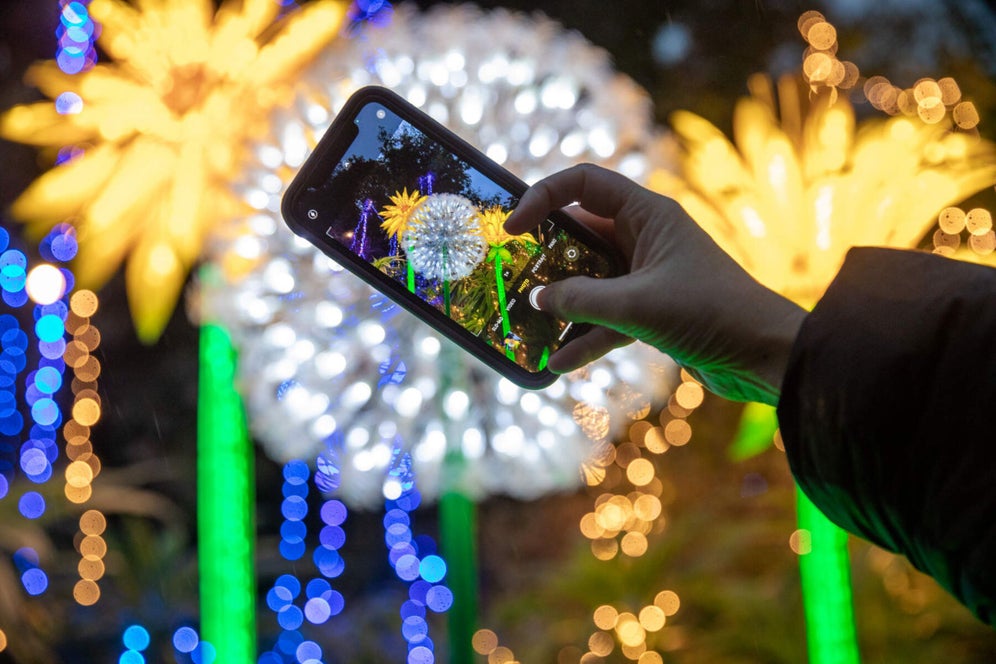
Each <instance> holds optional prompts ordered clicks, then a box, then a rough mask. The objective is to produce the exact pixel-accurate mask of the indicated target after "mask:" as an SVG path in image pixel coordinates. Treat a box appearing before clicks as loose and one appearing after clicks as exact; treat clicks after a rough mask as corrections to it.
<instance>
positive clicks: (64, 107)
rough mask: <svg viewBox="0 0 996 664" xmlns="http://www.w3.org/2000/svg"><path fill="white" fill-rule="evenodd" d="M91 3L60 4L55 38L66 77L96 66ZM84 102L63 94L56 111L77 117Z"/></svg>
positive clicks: (78, 98) (75, 0) (57, 55)
mask: <svg viewBox="0 0 996 664" xmlns="http://www.w3.org/2000/svg"><path fill="white" fill-rule="evenodd" d="M88 4H89V3H88V2H79V1H78V0H74V1H73V2H66V1H65V0H62V1H61V2H60V3H59V6H60V8H61V11H60V12H59V27H58V28H57V29H56V31H55V36H56V38H58V40H59V47H58V50H57V51H56V54H55V61H56V62H57V63H58V65H59V69H61V70H62V71H64V72H66V73H67V74H78V73H80V72H81V71H85V70H87V69H90V68H91V67H93V65H94V64H95V63H96V62H97V51H96V49H95V48H94V46H93V42H94V39H95V38H96V35H95V33H96V32H97V26H96V24H95V23H94V22H93V20H92V19H91V18H90V11H89V9H88V8H87V5H88ZM82 105H83V100H82V99H80V97H79V95H77V94H75V93H72V92H64V93H62V94H61V95H59V97H58V98H57V99H56V110H57V111H58V112H59V113H78V112H79V111H80V110H81V109H82Z"/></svg>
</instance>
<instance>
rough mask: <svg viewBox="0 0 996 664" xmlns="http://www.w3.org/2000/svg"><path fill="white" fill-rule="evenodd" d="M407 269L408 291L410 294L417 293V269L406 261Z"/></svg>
mask: <svg viewBox="0 0 996 664" xmlns="http://www.w3.org/2000/svg"><path fill="white" fill-rule="evenodd" d="M405 269H406V271H407V273H408V274H407V276H408V291H409V292H410V293H414V292H415V268H413V267H412V264H411V261H405Z"/></svg>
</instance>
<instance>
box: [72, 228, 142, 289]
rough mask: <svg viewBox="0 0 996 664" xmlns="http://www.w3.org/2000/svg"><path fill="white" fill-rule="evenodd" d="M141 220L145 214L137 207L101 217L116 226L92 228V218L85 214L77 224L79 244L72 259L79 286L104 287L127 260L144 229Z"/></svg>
mask: <svg viewBox="0 0 996 664" xmlns="http://www.w3.org/2000/svg"><path fill="white" fill-rule="evenodd" d="M142 221H144V218H143V216H142V215H141V214H140V213H139V211H138V210H134V211H131V212H128V213H127V214H122V215H121V216H119V217H115V218H113V219H109V218H106V217H105V218H102V219H101V224H100V225H102V226H104V227H105V228H110V229H113V230H104V231H100V232H91V230H90V227H91V226H94V224H93V219H92V218H88V217H87V216H86V215H84V217H83V219H81V220H80V221H79V222H78V224H77V230H78V232H79V245H80V246H79V253H77V254H76V259H75V260H74V261H73V271H74V272H75V274H76V283H77V286H79V287H80V288H89V289H90V290H98V289H100V288H101V287H103V285H104V284H105V283H107V281H108V279H110V278H111V277H112V276H113V275H114V273H115V272H117V270H118V268H119V267H121V264H122V263H123V262H124V258H125V255H126V254H127V253H128V250H129V249H130V248H131V246H132V244H133V243H134V241H135V238H136V237H138V235H139V233H140V231H141V229H142V226H141V223H142Z"/></svg>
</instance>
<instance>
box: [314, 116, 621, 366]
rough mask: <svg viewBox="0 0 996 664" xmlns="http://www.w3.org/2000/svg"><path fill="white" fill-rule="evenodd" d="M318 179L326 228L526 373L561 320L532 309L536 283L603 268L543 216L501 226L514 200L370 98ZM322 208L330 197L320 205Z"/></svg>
mask: <svg viewBox="0 0 996 664" xmlns="http://www.w3.org/2000/svg"><path fill="white" fill-rule="evenodd" d="M354 122H355V123H356V125H357V126H358V128H359V133H358V134H357V136H356V138H355V139H354V140H353V142H352V144H351V145H350V146H349V147H348V148H347V150H346V152H345V154H344V155H343V157H342V158H341V159H340V160H339V163H338V165H337V166H336V168H335V169H334V170H333V172H332V173H331V175H330V176H329V177H328V179H327V180H325V182H324V183H322V184H320V185H319V186H318V187H317V189H318V194H319V196H320V199H321V200H322V214H321V221H322V222H324V223H325V224H328V227H327V229H326V230H325V235H326V236H328V237H330V238H331V239H333V240H335V241H336V242H338V243H339V244H340V245H341V246H342V247H344V248H346V249H348V250H349V251H350V252H352V253H353V254H355V255H356V256H357V257H359V258H360V259H362V260H363V261H366V262H368V263H370V264H372V265H373V266H375V267H376V268H377V269H378V270H380V271H381V272H383V273H385V274H387V275H388V276H390V277H391V278H392V279H394V280H395V281H397V282H398V283H399V284H400V285H402V286H403V287H404V288H405V289H407V290H408V291H410V292H411V293H414V294H415V295H417V296H418V297H419V298H421V299H422V300H424V301H425V302H428V303H429V304H430V305H431V306H433V307H434V308H436V309H437V310H439V311H441V312H442V313H444V314H445V315H446V316H448V317H449V318H451V319H452V320H454V321H456V322H457V323H459V324H460V325H461V326H462V327H463V328H465V329H466V330H468V331H469V332H470V333H471V334H473V335H475V336H476V337H478V338H480V339H482V340H483V341H484V342H486V343H487V344H488V345H490V346H491V347H493V348H494V349H495V350H496V351H498V352H499V353H501V354H503V355H505V356H506V357H507V358H508V359H510V360H512V361H513V362H515V363H517V364H518V365H520V366H522V367H523V368H525V369H526V370H528V371H532V372H535V371H538V370H541V369H543V368H544V367H545V366H546V361H547V358H548V357H549V355H550V354H551V353H552V352H553V351H554V350H556V348H557V347H558V346H559V345H560V344H561V343H562V341H563V340H564V339H565V337H566V336H567V334H568V331H569V329H570V325H571V324H570V323H565V322H563V321H559V320H557V319H555V318H553V317H552V316H550V315H548V314H545V313H543V312H541V311H539V310H538V309H537V308H536V306H535V297H536V294H537V293H538V292H539V290H538V289H542V287H543V286H544V285H545V284H548V283H550V282H552V281H558V280H560V279H564V278H566V277H569V276H572V275H575V274H584V275H588V276H593V277H599V276H606V275H607V274H608V271H609V269H610V266H609V264H608V262H607V261H606V260H605V259H604V258H603V257H602V256H600V255H599V254H597V253H596V252H594V251H592V250H590V249H589V247H588V246H586V245H585V244H584V243H582V242H580V241H579V240H578V239H577V238H574V237H572V236H570V235H568V234H567V233H566V232H565V231H564V230H562V229H560V228H559V227H558V226H557V225H555V224H554V223H553V222H551V221H547V222H545V223H544V224H543V226H542V227H540V228H538V229H536V230H535V231H534V232H532V233H525V234H522V235H514V236H513V235H509V234H507V233H506V232H505V231H504V228H503V225H504V223H505V220H506V219H507V218H508V216H509V214H510V213H511V211H512V209H513V208H514V207H515V205H516V203H517V202H518V199H517V198H516V197H515V196H513V195H512V194H510V193H509V192H508V191H506V190H505V189H503V188H502V187H500V186H498V185H497V184H496V183H494V182H493V181H491V180H490V179H489V178H487V177H486V176H484V175H483V174H482V173H480V172H479V171H478V170H476V169H474V168H473V167H472V166H470V165H469V164H468V163H466V162H465V161H464V160H462V159H460V158H459V157H457V156H455V155H453V154H452V153H451V152H450V151H449V150H447V149H446V148H445V147H443V146H442V145H440V144H439V143H437V142H435V141H433V140H432V139H431V138H430V137H428V136H427V135H426V134H424V133H422V132H421V131H419V130H418V129H416V128H415V127H413V126H412V125H411V124H409V123H408V122H407V121H405V120H402V119H401V118H400V117H398V116H397V115H396V114H394V113H393V112H391V111H390V109H387V108H385V107H384V106H382V105H381V104H378V103H370V104H366V105H365V106H363V107H361V108H360V110H359V112H358V113H357V115H356V118H355V120H354ZM326 206H327V207H326Z"/></svg>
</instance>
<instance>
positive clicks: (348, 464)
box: [197, 7, 675, 507]
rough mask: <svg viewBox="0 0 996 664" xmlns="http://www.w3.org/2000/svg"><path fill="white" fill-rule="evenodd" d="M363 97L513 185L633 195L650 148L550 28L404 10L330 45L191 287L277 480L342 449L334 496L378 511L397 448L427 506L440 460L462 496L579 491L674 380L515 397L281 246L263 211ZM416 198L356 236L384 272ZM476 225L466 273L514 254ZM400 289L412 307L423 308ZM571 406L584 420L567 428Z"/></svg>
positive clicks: (613, 86)
mask: <svg viewBox="0 0 996 664" xmlns="http://www.w3.org/2000/svg"><path fill="white" fill-rule="evenodd" d="M482 44H486V45H487V48H482V46H481V45H482ZM370 83H380V84H383V85H387V86H389V87H392V88H393V89H394V90H395V91H397V92H398V93H399V94H401V95H403V96H405V97H407V98H408V99H409V100H411V101H413V102H414V103H416V104H418V105H420V106H421V107H422V108H423V109H425V110H426V111H427V112H429V113H430V114H431V115H433V116H434V117H435V118H436V119H437V120H441V121H443V122H445V123H446V124H447V125H448V126H450V127H452V128H453V129H454V130H456V131H457V132H458V133H460V134H462V135H463V137H464V138H466V139H468V140H469V141H471V142H472V143H474V144H476V145H479V146H481V147H482V148H483V149H484V150H485V151H486V152H487V153H488V154H489V155H490V156H491V157H492V158H494V159H495V160H497V161H499V162H501V163H503V164H504V165H505V166H506V167H508V168H509V169H510V170H512V171H513V172H517V173H518V174H519V175H520V176H523V177H524V178H525V179H527V180H534V179H537V178H538V177H540V176H542V175H545V174H548V173H550V172H553V171H556V170H559V169H561V168H565V167H567V166H569V165H571V164H573V163H575V162H577V161H597V162H600V163H603V164H606V165H607V166H609V167H612V168H615V169H617V170H621V171H623V172H625V173H627V174H628V175H629V176H631V177H633V178H636V179H643V178H645V177H646V175H647V174H648V173H649V172H650V169H651V167H652V166H653V165H654V164H655V163H657V160H658V157H657V155H656V154H655V153H648V152H647V149H646V148H647V146H648V145H653V144H654V141H653V140H651V139H652V135H653V130H652V119H651V115H650V110H651V109H650V105H649V100H648V99H647V97H646V95H645V94H644V93H643V92H642V91H640V90H639V88H638V87H637V86H636V85H635V84H634V83H633V82H632V81H630V80H629V79H626V78H624V77H622V76H619V75H618V74H616V73H615V72H614V71H613V70H612V68H611V65H610V64H609V61H608V59H607V57H606V55H605V54H604V53H603V52H602V51H600V50H598V49H595V48H593V47H592V46H591V45H590V44H588V43H587V42H586V41H584V40H583V39H582V38H581V37H580V36H579V35H577V34H575V33H570V32H566V31H564V30H562V29H561V28H559V27H558V26H557V25H556V24H554V23H553V22H552V21H548V20H545V19H542V18H536V17H530V18H528V19H527V18H525V17H523V16H519V15H516V14H511V13H509V12H506V11H495V12H491V13H482V12H480V11H478V10H476V9H472V8H469V7H437V8H435V9H434V10H432V11H430V12H427V13H425V14H419V13H416V12H414V11H412V10H409V9H406V8H404V7H402V8H399V9H398V10H397V11H395V12H394V16H393V18H392V20H391V22H390V23H389V24H388V25H386V26H383V27H379V26H372V25H369V24H365V25H364V26H362V29H361V30H360V31H358V33H357V34H356V35H355V36H354V37H353V38H352V39H349V40H337V41H335V42H333V43H330V44H329V45H328V47H327V48H326V50H325V51H323V53H322V54H321V55H320V56H319V57H318V58H317V60H316V61H315V63H314V64H313V65H312V66H311V67H310V68H309V69H308V71H307V72H306V73H305V75H304V76H303V77H302V80H301V81H300V83H299V86H298V88H297V95H296V96H295V97H293V99H292V101H291V102H289V103H287V104H285V106H284V107H283V108H281V109H279V110H277V111H276V112H275V113H274V116H273V123H272V125H271V128H270V131H269V133H267V134H265V135H264V134H261V136H263V138H261V140H260V143H259V144H258V145H257V146H256V148H255V152H254V157H255V159H254V161H253V162H252V163H251V164H250V165H249V166H248V167H247V169H246V171H245V176H244V177H243V178H242V179H241V181H240V182H238V183H237V184H236V186H235V187H234V190H235V191H236V192H238V194H239V195H240V196H242V197H243V199H244V200H245V201H246V202H247V203H248V204H249V205H250V206H251V207H252V208H253V209H254V212H253V213H252V214H250V215H248V216H246V217H245V218H244V219H242V220H241V221H240V222H238V223H236V224H234V225H232V226H229V227H226V228H223V229H221V231H220V232H219V233H218V234H217V237H216V241H215V242H213V243H212V244H211V246H210V249H209V259H210V261H211V263H212V265H213V267H214V268H215V272H216V273H217V276H218V277H219V278H218V279H217V280H211V279H206V280H204V282H203V283H202V289H201V297H200V298H199V300H198V301H197V305H198V306H199V308H200V309H201V311H202V315H203V316H206V317H208V318H217V319H218V320H220V321H221V322H223V323H224V325H225V326H226V327H227V328H228V329H229V330H231V332H232V336H233V339H234V341H235V344H236V346H237V347H238V349H239V358H240V373H241V375H242V376H243V378H242V379H241V381H240V382H241V385H242V389H243V393H244V395H245V399H246V405H247V410H248V414H249V416H250V417H249V420H250V422H251V424H252V427H253V429H254V432H255V434H256V437H257V439H258V440H259V441H260V442H261V443H262V444H263V445H264V447H265V448H266V450H267V451H268V453H269V454H270V455H271V456H272V457H274V458H275V459H277V460H279V461H287V460H290V459H294V458H305V459H313V458H315V456H316V455H317V454H319V453H321V452H322V451H323V450H324V449H326V440H327V439H328V438H329V437H330V436H333V435H335V436H339V437H341V439H342V441H343V444H342V449H341V450H340V460H341V474H342V479H341V487H340V490H339V495H340V496H341V498H342V500H344V501H346V502H348V503H351V504H354V505H363V506H368V507H374V506H376V505H379V504H381V503H382V501H383V500H384V490H385V487H386V485H385V482H386V481H387V480H386V473H387V471H388V468H389V465H390V462H391V459H392V455H393V453H394V449H395V441H396V440H401V441H403V442H402V444H403V446H404V449H405V451H408V452H410V454H411V457H412V463H413V467H414V471H415V473H416V474H417V476H418V477H419V489H420V491H421V492H422V494H423V495H424V496H425V497H426V499H427V500H431V499H434V498H436V497H438V495H439V494H440V491H441V490H442V480H443V478H444V476H447V473H446V472H445V471H444V470H443V461H444V458H446V457H447V455H451V454H452V453H453V452H454V451H456V452H459V454H460V456H461V458H462V459H463V460H464V461H465V465H464V467H463V468H462V470H461V471H460V473H457V474H456V475H459V476H460V477H461V478H462V479H461V480H460V484H461V487H462V488H463V490H465V491H466V493H468V494H469V495H472V496H482V495H487V494H490V493H506V494H511V495H515V496H519V497H522V498H531V497H535V496H538V495H542V494H544V493H548V492H550V491H555V490H558V489H564V488H574V487H577V486H579V485H580V483H581V478H580V473H579V472H578V469H579V468H580V467H581V466H582V464H583V463H584V462H585V460H586V459H587V457H588V456H589V454H590V451H591V446H592V441H593V440H595V441H605V440H608V439H609V437H610V433H611V431H612V430H613V429H615V428H617V427H619V426H622V425H625V423H626V422H630V421H631V418H632V417H639V416H642V415H641V413H643V414H645V413H646V412H648V411H649V410H650V408H651V406H652V404H653V403H658V402H660V401H663V400H665V399H666V393H667V391H668V389H669V387H670V385H671V382H672V379H673V375H674V373H675V371H674V368H673V365H672V364H671V363H670V362H668V361H667V360H666V359H665V358H662V357H661V356H660V355H659V354H658V353H657V352H656V351H653V350H652V349H648V348H646V347H642V346H639V345H636V346H633V347H630V348H627V349H625V350H622V351H618V352H617V353H614V354H612V355H610V356H609V357H608V358H606V359H605V360H603V361H602V362H600V363H599V364H597V365H595V366H593V367H592V368H591V369H590V370H588V371H586V372H581V373H577V374H575V375H572V376H570V377H565V378H564V379H561V380H560V381H558V382H557V383H555V384H554V385H553V386H552V387H550V388H548V389H547V390H545V391H543V392H528V391H524V390H521V389H519V388H518V387H516V386H514V385H513V384H511V383H509V382H508V381H506V380H500V379H499V378H498V377H497V376H496V375H495V374H494V372H492V371H491V370H490V369H488V368H486V367H484V366H483V365H482V364H480V363H478V362H477V361H476V360H474V359H473V358H471V357H469V356H466V355H465V354H462V353H455V352H453V351H452V350H451V348H450V346H449V344H448V342H445V341H443V340H441V339H440V338H439V337H438V336H437V335H436V334H435V333H434V332H433V331H432V330H430V329H429V327H428V326H427V325H425V324H423V323H422V322H420V321H418V320H416V319H414V318H413V317H411V316H409V315H408V314H407V313H405V312H404V311H401V310H400V309H399V308H398V307H395V306H394V305H393V304H391V303H390V302H389V301H387V300H385V299H384V298H383V297H381V296H380V295H377V294H375V293H374V292H373V291H371V290H370V289H369V288H368V287H367V286H365V285H364V284H363V283H362V282H360V281H359V280H357V279H355V278H353V277H352V276H351V275H349V274H347V273H345V272H344V271H343V270H342V269H341V267H340V266H338V265H336V264H335V263H334V262H333V261H330V260H329V259H328V258H327V257H325V256H324V255H322V254H321V253H319V252H318V251H317V250H315V249H314V248H313V247H311V246H310V245H308V244H307V243H305V242H303V241H301V240H298V239H296V238H295V237H294V236H293V235H292V234H291V233H290V232H289V231H288V230H287V229H286V228H285V227H284V224H283V221H282V220H281V219H280V217H279V212H278V211H279V203H280V197H281V194H282V192H283V189H284V187H285V186H286V183H287V182H288V181H289V179H290V176H291V175H292V174H293V173H294V171H295V170H296V169H297V168H298V167H299V166H300V165H301V164H302V163H303V161H304V158H305V157H306V155H307V153H308V151H309V149H310V147H311V146H313V145H314V144H315V143H316V142H317V139H318V137H320V136H321V134H322V133H323V132H324V130H325V129H326V128H327V127H328V124H329V122H330V119H331V115H332V114H334V113H335V111H337V110H338V109H339V108H340V107H341V106H342V104H343V103H344V102H345V100H346V98H347V97H348V96H349V94H350V93H351V92H352V91H353V90H355V89H357V88H359V87H361V86H363V85H366V84H370ZM432 184H433V183H432V182H431V179H430V178H429V177H428V176H426V177H425V178H420V181H419V182H417V183H415V182H413V183H407V187H406V188H404V189H403V190H400V191H397V192H394V193H393V195H392V196H390V197H389V199H390V201H391V202H390V204H387V205H383V207H382V208H379V209H376V210H374V212H375V213H376V216H374V215H373V214H371V216H370V217H369V218H368V220H367V223H368V224H374V223H379V224H381V226H382V227H383V228H384V229H386V230H387V231H388V232H389V233H390V234H393V236H394V237H396V238H397V239H398V251H399V252H400V253H403V252H405V251H408V249H409V247H407V246H406V243H405V241H404V240H403V238H404V237H405V235H406V232H407V229H410V228H411V227H412V226H413V225H414V224H415V220H416V217H417V216H418V214H419V211H420V210H421V209H422V208H423V206H425V205H426V202H427V201H428V200H430V199H431V198H432ZM399 187H400V183H399ZM413 187H414V190H413ZM427 197H428V198H427ZM425 209H431V208H425ZM478 212H481V213H482V216H481V217H480V218H479V221H478V222H477V223H478V224H483V225H484V226H485V227H486V228H485V229H484V233H483V235H482V234H481V233H478V234H477V240H476V241H475V243H473V244H474V246H480V247H481V249H480V254H479V257H478V254H477V253H476V251H477V250H476V249H475V253H474V260H475V261H477V262H480V261H483V260H489V261H494V260H495V259H496V258H502V257H503V256H506V255H508V256H514V255H515V254H516V252H518V251H519V247H513V246H512V242H511V239H510V238H506V237H504V236H502V235H500V234H498V233H496V232H495V229H494V228H491V226H493V225H494V224H493V223H492V222H494V221H496V220H497V219H498V216H495V215H494V214H493V211H492V212H489V211H487V210H485V211H478V210H474V211H473V214H474V216H475V218H477V215H478ZM378 217H379V219H378ZM492 217H493V218H492ZM371 227H372V226H371ZM489 228H490V229H491V230H490V231H489V230H488V229H489ZM476 243H480V244H479V245H477V244H476ZM518 244H522V245H523V246H526V245H528V239H526V238H524V239H523V241H522V242H518ZM510 248H511V251H510ZM502 249H504V250H505V251H506V252H509V253H508V254H503V253H502V251H501V250H502ZM437 258H438V257H437ZM420 269H423V270H426V269H429V266H428V265H421V266H420ZM451 269H452V268H451ZM433 274H436V272H433ZM439 274H440V275H441V272H440V273H439ZM413 276H414V275H409V288H416V287H418V288H421V286H418V285H417V284H415V283H414V280H413ZM495 283H498V280H497V279H496V281H495ZM648 367H650V369H651V370H650V371H648V370H647V368H648ZM655 367H658V368H659V371H655V369H654V368H655ZM579 402H581V403H584V404H585V408H583V409H580V410H578V411H577V412H575V407H576V406H577V405H578V404H579ZM454 448H455V449H454ZM456 475H455V474H452V473H450V474H449V476H450V477H452V476H456Z"/></svg>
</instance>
